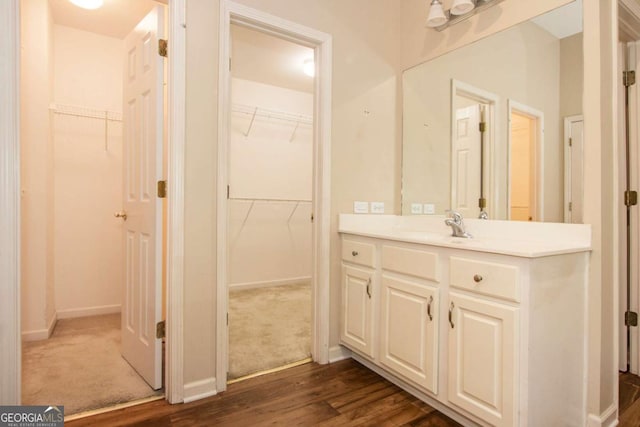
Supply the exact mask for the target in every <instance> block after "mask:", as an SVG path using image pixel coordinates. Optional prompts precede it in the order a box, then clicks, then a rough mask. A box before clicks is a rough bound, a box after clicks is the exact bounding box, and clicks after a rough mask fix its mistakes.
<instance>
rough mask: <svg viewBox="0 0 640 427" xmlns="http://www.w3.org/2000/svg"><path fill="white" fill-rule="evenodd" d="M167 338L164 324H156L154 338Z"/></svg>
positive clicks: (162, 322)
mask: <svg viewBox="0 0 640 427" xmlns="http://www.w3.org/2000/svg"><path fill="white" fill-rule="evenodd" d="M166 336H167V328H166V324H165V322H164V320H163V321H161V322H158V323H156V338H158V339H160V338H164V337H166Z"/></svg>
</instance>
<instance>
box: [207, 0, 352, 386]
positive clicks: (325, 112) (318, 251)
mask: <svg viewBox="0 0 640 427" xmlns="http://www.w3.org/2000/svg"><path fill="white" fill-rule="evenodd" d="M232 25H238V26H241V27H244V28H250V29H252V30H257V31H259V32H261V33H264V34H269V35H271V36H275V37H276V38H278V39H283V40H288V41H290V42H293V43H295V44H297V45H300V46H306V47H308V48H310V49H311V50H312V51H313V60H314V62H313V66H310V67H309V68H311V69H315V77H314V79H313V87H314V89H313V97H312V99H313V108H312V110H311V111H312V112H310V114H311V115H312V123H311V125H310V133H311V135H312V144H311V146H312V155H311V158H310V159H311V166H310V167H311V197H310V199H305V196H304V195H303V196H302V197H300V196H296V197H295V198H294V199H292V200H294V201H295V203H296V204H297V205H298V206H297V208H296V207H295V206H288V207H287V208H286V209H285V211H288V212H289V214H288V215H287V216H286V217H285V218H284V219H285V221H287V220H289V219H291V221H293V216H291V215H301V214H303V213H304V207H303V209H302V210H301V209H300V208H301V207H302V206H303V203H302V202H300V203H298V202H299V201H300V200H310V207H311V210H310V218H309V219H308V221H310V223H311V262H310V263H311V274H310V280H311V359H312V360H313V361H314V362H317V363H321V364H323V363H328V362H329V360H330V358H331V353H332V352H335V356H334V357H336V358H338V357H340V349H339V348H336V349H329V282H330V277H329V276H330V274H329V273H330V268H329V248H330V224H331V223H330V200H331V197H330V195H331V191H330V187H331V185H330V181H331V179H330V177H331V144H330V142H331V69H332V66H331V51H332V41H331V36H329V35H328V34H325V33H322V32H320V31H317V30H314V29H312V28H308V27H305V26H303V25H300V24H298V23H295V22H291V21H287V20H285V19H282V18H280V17H276V16H273V15H270V14H267V13H264V12H262V11H259V10H257V9H252V8H249V7H247V6H245V5H241V4H238V3H235V2H233V1H224V2H220V50H219V64H220V66H219V69H218V71H219V93H220V97H219V112H220V114H219V116H218V130H219V131H218V153H217V154H218V173H217V178H218V179H217V181H218V183H217V193H218V196H217V218H216V226H217V228H216V233H217V240H218V242H217V251H216V252H217V274H216V277H217V283H218V284H219V286H217V297H216V343H217V345H216V381H215V383H216V391H217V392H222V391H224V390H226V388H227V378H228V373H229V369H228V368H229V363H228V361H229V325H228V323H227V321H228V315H229V287H228V284H229V283H231V282H230V274H229V273H230V268H231V265H230V262H229V261H230V260H229V255H230V254H229V248H230V245H231V244H232V239H233V238H234V236H232V235H230V234H229V224H230V221H229V214H230V213H231V212H230V202H231V201H230V195H231V193H232V192H233V191H234V190H233V185H234V184H233V183H232V182H230V177H231V174H230V172H229V166H230V164H229V161H230V156H229V153H230V152H231V149H232V147H231V143H230V141H231V135H232V132H233V130H232V125H233V115H234V114H240V113H234V112H233V102H232V77H233V70H230V69H229V66H228V64H229V63H230V61H231V51H232V49H231V48H232V34H231V26H232ZM303 65H304V64H303ZM297 66H298V67H299V66H300V65H299V64H298V65H297ZM255 107H256V105H254V109H253V112H254V113H256V114H255V118H254V120H253V121H254V126H255V124H256V123H257V120H258V112H259V110H258V111H256V109H255ZM279 112H280V113H282V112H283V111H279ZM284 112H285V113H286V112H287V111H284ZM289 112H291V111H289ZM294 113H299V111H295V110H294ZM251 116H252V117H253V116H254V115H253V113H252V114H251ZM261 119H262V120H264V117H263V118H261ZM273 119H275V117H273ZM237 120H238V119H237ZM247 124H248V125H249V126H248V127H245V128H244V132H245V134H246V132H247V130H249V129H250V128H251V127H252V126H251V120H249V123H247ZM279 126H282V125H279ZM289 126H290V125H289ZM241 131H242V130H241ZM250 132H252V130H251V131H250ZM280 132H281V131H280ZM299 132H302V133H300V135H303V136H304V132H305V130H304V128H303V124H302V123H300V124H299V125H298V126H297V128H296V126H294V127H293V129H291V128H289V129H287V131H285V132H284V135H282V136H281V138H282V139H283V140H284V141H286V142H287V143H288V144H294V145H295V140H296V135H299ZM302 141H304V140H302ZM289 148H291V147H289ZM298 148H300V149H302V148H304V145H302V144H301V145H300V146H299V147H297V148H296V149H298ZM276 164H277V163H276ZM307 167H309V166H308V165H307ZM245 175H246V174H245ZM246 176H249V175H246ZM258 188H259V187H258ZM302 188H303V189H305V190H306V187H305V186H304V185H303V186H302ZM228 192H229V193H228ZM228 194H229V195H228ZM238 196H241V195H240V194H238ZM251 198H255V199H257V198H260V197H257V196H256V195H254V196H252V197H251ZM268 198H274V199H276V198H278V199H282V196H281V195H280V196H278V197H268ZM237 202H242V201H241V200H240V201H237ZM244 202H247V201H244ZM249 203H250V201H249ZM276 203H277V204H280V203H281V200H278V201H277V202H276ZM256 205H257V202H256V201H254V208H255V206H256ZM249 207H250V206H249ZM271 208H275V207H274V206H272V207H271ZM245 209H246V208H245ZM247 212H248V210H247ZM307 213H309V211H307ZM245 216H246V214H245ZM289 216H291V218H289ZM303 218H304V216H303ZM242 220H243V221H244V217H243V219H242ZM247 221H248V219H247ZM296 221H298V220H296ZM289 262H290V261H289Z"/></svg>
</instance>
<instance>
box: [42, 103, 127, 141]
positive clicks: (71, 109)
mask: <svg viewBox="0 0 640 427" xmlns="http://www.w3.org/2000/svg"><path fill="white" fill-rule="evenodd" d="M49 110H51V111H52V112H53V114H60V115H63V116H73V117H84V118H89V119H98V120H104V151H109V122H121V121H122V113H119V112H115V111H108V110H96V109H93V108H87V107H78V106H75V105H61V104H51V105H49ZM109 116H111V117H109Z"/></svg>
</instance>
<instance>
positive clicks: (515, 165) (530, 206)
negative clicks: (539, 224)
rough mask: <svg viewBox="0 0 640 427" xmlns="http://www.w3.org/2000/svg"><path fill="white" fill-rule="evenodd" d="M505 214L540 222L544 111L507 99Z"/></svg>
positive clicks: (511, 217)
mask: <svg viewBox="0 0 640 427" xmlns="http://www.w3.org/2000/svg"><path fill="white" fill-rule="evenodd" d="M508 105H509V106H508V109H509V135H508V136H509V144H508V152H509V155H508V159H509V168H508V170H509V181H508V182H509V190H508V194H507V200H508V207H509V210H508V216H507V218H509V219H510V220H515V221H543V220H544V219H543V215H542V212H543V209H542V201H543V200H544V199H543V194H542V188H543V186H542V179H543V175H542V170H543V168H542V159H543V154H542V153H543V147H542V141H543V136H542V135H543V132H544V113H542V112H541V111H537V110H535V109H533V108H531V107H528V106H525V105H522V104H518V103H516V102H513V101H512V100H509V102H508Z"/></svg>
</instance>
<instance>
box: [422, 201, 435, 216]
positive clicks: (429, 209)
mask: <svg viewBox="0 0 640 427" xmlns="http://www.w3.org/2000/svg"><path fill="white" fill-rule="evenodd" d="M424 213H425V214H427V215H433V214H434V213H436V205H434V204H433V203H425V204H424Z"/></svg>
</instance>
